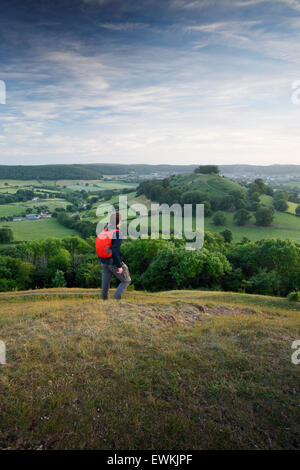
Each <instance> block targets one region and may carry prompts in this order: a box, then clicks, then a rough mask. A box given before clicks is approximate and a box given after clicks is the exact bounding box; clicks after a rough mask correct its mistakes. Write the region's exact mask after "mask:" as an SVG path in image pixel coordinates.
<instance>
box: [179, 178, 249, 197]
mask: <svg viewBox="0 0 300 470" xmlns="http://www.w3.org/2000/svg"><path fill="white" fill-rule="evenodd" d="M170 184H171V185H172V186H173V187H176V188H178V189H180V191H182V192H185V191H192V190H199V191H201V192H204V193H206V194H207V196H208V198H210V197H216V196H224V195H226V194H229V193H230V191H234V190H241V189H242V188H241V186H240V185H239V184H238V183H236V182H235V181H231V180H230V179H228V178H223V177H221V176H218V175H200V174H196V173H187V174H183V175H176V176H174V177H173V178H172V179H171V183H170Z"/></svg>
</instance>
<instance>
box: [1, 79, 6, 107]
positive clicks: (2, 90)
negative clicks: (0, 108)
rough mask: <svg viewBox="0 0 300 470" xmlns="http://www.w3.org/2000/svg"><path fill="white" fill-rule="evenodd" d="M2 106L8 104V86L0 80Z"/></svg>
mask: <svg viewBox="0 0 300 470" xmlns="http://www.w3.org/2000/svg"><path fill="white" fill-rule="evenodd" d="M0 104H6V86H5V82H4V81H3V80H0Z"/></svg>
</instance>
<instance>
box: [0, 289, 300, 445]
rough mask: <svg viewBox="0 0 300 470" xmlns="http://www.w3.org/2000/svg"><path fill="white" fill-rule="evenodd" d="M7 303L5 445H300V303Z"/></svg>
mask: <svg viewBox="0 0 300 470" xmlns="http://www.w3.org/2000/svg"><path fill="white" fill-rule="evenodd" d="M0 305H1V309H0V325H1V339H2V340H3V341H5V343H6V348H7V365H5V366H1V368H0V387H1V390H2V393H3V396H5V400H1V401H0V415H1V424H0V448H1V449H7V448H10V449H32V450H33V449H41V450H44V449H106V450H109V449H110V450H111V449H119V450H123V449H127V450H128V449H130V450H140V449H150V450H153V449H158V450H159V449H170V450H171V449H172V450H176V451H178V449H182V450H184V449H186V450H192V449H209V450H212V449H219V450H220V449H224V450H225V449H227V450H229V449H253V450H260V449H266V450H271V449H273V450H275V449H294V450H296V449H299V446H300V432H299V399H298V396H297V385H298V383H299V369H298V368H299V366H297V365H294V364H293V363H292V361H291V354H292V352H293V350H292V348H291V345H292V342H293V341H294V340H295V339H297V338H299V334H300V329H299V313H300V304H299V303H291V302H288V301H287V300H286V299H282V298H273V297H266V296H257V295H254V296H251V295H245V294H233V293H224V292H207V291H204V292H201V291H173V292H172V291H170V292H161V293H159V294H147V293H145V292H134V291H132V292H128V293H127V294H126V295H125V297H124V300H123V301H122V302H120V303H116V302H113V301H111V300H108V301H106V302H101V301H100V300H99V293H98V292H97V290H95V289H94V290H87V289H86V290H84V289H59V290H58V289H50V290H43V291H29V292H27V293H11V292H10V293H4V294H0Z"/></svg>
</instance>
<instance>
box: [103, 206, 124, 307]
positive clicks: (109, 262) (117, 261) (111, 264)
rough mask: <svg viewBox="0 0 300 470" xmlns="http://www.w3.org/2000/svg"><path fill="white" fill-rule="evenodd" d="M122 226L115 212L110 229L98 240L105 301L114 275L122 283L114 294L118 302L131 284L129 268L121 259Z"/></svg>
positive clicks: (119, 215) (118, 214)
mask: <svg viewBox="0 0 300 470" xmlns="http://www.w3.org/2000/svg"><path fill="white" fill-rule="evenodd" d="M120 224H121V214H120V213H119V212H114V213H113V214H111V216H110V223H109V225H108V227H106V228H105V229H104V230H102V232H101V233H99V235H98V237H97V238H96V253H97V256H98V258H99V261H100V263H101V265H102V286H101V297H102V299H103V300H107V297H108V291H109V287H110V281H111V276H112V275H114V276H115V277H116V278H117V279H118V280H119V281H120V284H119V285H118V287H117V289H116V291H115V294H114V299H116V300H119V299H121V297H122V295H123V293H124V292H125V290H126V289H127V287H128V286H129V284H130V282H131V278H130V274H129V269H128V266H127V265H126V264H125V263H124V262H123V261H122V257H121V251H120V248H121V243H122V233H121V232H120Z"/></svg>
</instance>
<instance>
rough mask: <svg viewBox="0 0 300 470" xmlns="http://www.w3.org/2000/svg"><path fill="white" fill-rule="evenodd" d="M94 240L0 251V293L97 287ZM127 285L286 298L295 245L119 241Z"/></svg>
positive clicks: (297, 251)
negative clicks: (194, 245)
mask: <svg viewBox="0 0 300 470" xmlns="http://www.w3.org/2000/svg"><path fill="white" fill-rule="evenodd" d="M94 243H95V239H94V237H89V238H87V239H86V240H83V239H82V238H80V237H68V238H65V239H62V240H58V239H47V240H42V241H34V242H26V243H20V244H17V245H15V246H9V245H6V246H2V247H1V249H0V290H1V291H11V290H18V289H35V288H48V287H64V286H67V287H86V288H89V287H90V288H92V287H96V288H97V287H99V284H100V278H101V265H100V263H99V260H98V258H97V256H96V254H95V248H94ZM122 253H123V257H124V260H125V261H126V262H127V263H128V264H129V266H130V270H131V275H132V280H133V285H134V288H136V289H143V290H149V291H159V290H169V289H198V288H208V289H214V290H227V291H237V292H248V293H257V294H267V295H277V296H278V295H281V296H286V295H288V294H289V293H291V292H293V291H298V290H300V244H297V243H295V242H293V241H291V240H279V239H270V240H261V241H259V242H256V243H254V242H249V241H247V240H244V241H243V242H241V243H234V244H233V243H228V242H226V241H225V240H224V237H223V236H222V235H219V234H212V233H210V232H206V236H205V244H204V248H203V249H202V250H186V248H185V240H161V239H160V240H152V239H150V240H142V239H138V240H130V239H129V240H124V242H123V245H122Z"/></svg>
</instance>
